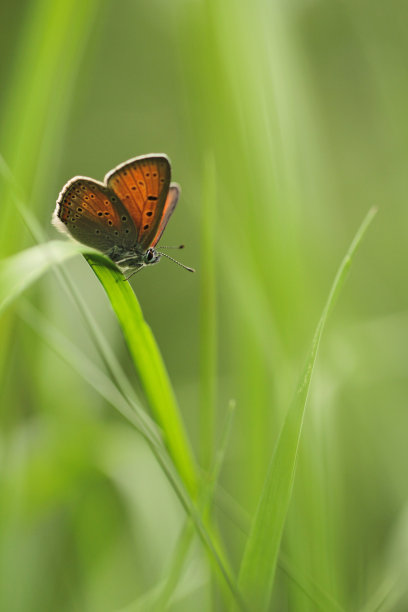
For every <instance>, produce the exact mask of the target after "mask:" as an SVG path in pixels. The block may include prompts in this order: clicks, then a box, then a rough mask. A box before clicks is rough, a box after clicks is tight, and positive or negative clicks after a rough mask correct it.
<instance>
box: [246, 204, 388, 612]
mask: <svg viewBox="0 0 408 612" xmlns="http://www.w3.org/2000/svg"><path fill="white" fill-rule="evenodd" d="M376 212H377V210H376V209H375V208H372V209H370V210H369V212H368V214H367V215H366V217H365V219H364V221H363V223H362V224H361V226H360V228H359V229H358V231H357V233H356V235H355V237H354V239H353V241H352V243H351V245H350V247H349V249H348V251H347V253H346V255H345V257H344V259H343V261H342V262H341V264H340V267H339V269H338V271H337V274H336V276H335V279H334V282H333V285H332V287H331V289H330V292H329V296H328V299H327V302H326V304H325V306H324V308H323V312H322V315H321V317H320V320H319V323H318V325H317V328H316V331H315V334H314V337H313V341H312V346H311V349H310V352H309V355H308V358H307V360H306V364H305V367H304V370H303V373H302V376H301V378H300V382H299V385H298V388H297V391H296V394H295V397H294V400H293V402H292V404H291V406H290V408H289V411H288V413H287V416H286V418H285V421H284V424H283V427H282V430H281V433H280V435H279V439H278V442H277V444H276V447H275V449H274V452H273V455H272V458H271V463H270V465H269V469H268V474H267V477H266V480H265V484H264V487H263V491H262V493H261V497H260V500H259V504H258V508H257V510H256V513H255V517H254V519H253V522H252V526H251V531H250V535H249V538H248V540H247V543H246V546H245V550H244V555H243V558H242V562H241V567H240V573H239V580H238V585H239V588H240V590H241V592H242V593H243V595H244V598H245V600H246V602H247V603H248V604H249V605H250V606H252V607H253V606H256V609H257V610H259V611H260V612H262V611H263V610H266V609H267V608H268V605H269V601H270V597H271V594H272V588H273V583H274V578H275V571H276V564H277V559H278V554H279V548H280V543H281V538H282V532H283V527H284V524H285V520H286V515H287V511H288V508H289V503H290V498H291V494H292V488H293V482H294V477H295V471H296V459H297V453H298V447H299V441H300V436H301V432H302V425H303V418H304V412H305V406H306V401H307V397H308V392H309V387H310V381H311V377H312V373H313V368H314V364H315V361H316V355H317V351H318V348H319V344H320V340H321V337H322V333H323V329H324V326H325V324H326V321H327V317H328V314H329V312H330V310H331V308H332V307H333V305H334V303H335V300H336V298H337V295H338V293H339V291H340V289H341V287H342V285H343V283H344V281H345V279H346V276H347V273H348V271H349V268H350V265H351V262H352V258H353V256H354V254H355V252H356V250H357V248H358V246H359V244H360V242H361V240H362V238H363V236H364V234H365V232H366V230H367V228H368V226H369V225H370V223H371V221H372V219H373V217H374V215H375V214H376Z"/></svg>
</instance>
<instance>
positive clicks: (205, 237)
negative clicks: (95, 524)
mask: <svg viewBox="0 0 408 612" xmlns="http://www.w3.org/2000/svg"><path fill="white" fill-rule="evenodd" d="M203 184H204V194H203V206H202V220H201V250H202V254H201V271H200V280H201V286H200V429H199V431H200V464H201V466H202V467H203V468H204V469H205V470H209V469H210V467H211V463H212V461H213V455H214V431H215V417H216V371H217V363H216V362H217V324H216V268H215V252H216V249H215V238H214V230H215V226H216V221H215V216H216V214H217V211H216V175H215V162H214V158H213V156H211V155H207V157H206V159H205V164H204V183H203Z"/></svg>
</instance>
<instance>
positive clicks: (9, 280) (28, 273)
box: [0, 240, 89, 312]
mask: <svg viewBox="0 0 408 612" xmlns="http://www.w3.org/2000/svg"><path fill="white" fill-rule="evenodd" d="M84 251H89V248H87V247H84V246H81V245H80V244H77V243H74V242H63V241H62V240H51V241H50V242H46V243H43V244H39V245H37V246H33V247H30V248H29V249H26V250H24V251H21V252H20V253H17V254H16V255H11V256H10V257H7V258H6V259H3V260H1V261H0V312H1V311H2V310H4V309H5V308H6V307H7V306H9V305H10V303H11V302H12V301H13V300H15V299H16V298H17V297H18V296H19V295H20V294H21V293H22V292H23V291H25V289H27V288H28V287H29V286H30V285H32V284H33V283H34V282H35V281H36V280H38V279H39V278H40V276H42V275H43V274H45V272H47V270H49V268H51V267H52V266H53V265H54V264H57V263H62V262H63V261H65V260H66V259H68V258H69V257H72V256H73V255H76V254H77V253H83V252H84Z"/></svg>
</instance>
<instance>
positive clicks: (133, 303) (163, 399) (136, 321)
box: [85, 255, 197, 498]
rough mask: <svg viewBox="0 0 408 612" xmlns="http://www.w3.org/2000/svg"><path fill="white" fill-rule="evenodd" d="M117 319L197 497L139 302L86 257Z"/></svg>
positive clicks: (101, 262)
mask: <svg viewBox="0 0 408 612" xmlns="http://www.w3.org/2000/svg"><path fill="white" fill-rule="evenodd" d="M85 257H86V259H87V261H88V263H89V265H90V266H91V267H92V269H93V271H94V272H95V274H96V276H97V277H98V278H99V280H100V282H101V284H102V286H103V288H104V289H105V291H106V293H107V295H108V298H109V300H110V303H111V305H112V308H113V310H114V312H115V314H116V316H117V318H118V321H119V324H120V326H121V328H122V331H123V334H124V336H125V340H126V343H127V345H128V348H129V351H130V354H131V356H132V358H133V362H134V364H135V367H136V371H137V372H138V374H139V378H140V381H141V384H142V387H143V390H144V392H145V394H146V397H147V400H148V402H149V406H150V408H151V410H152V412H153V414H154V416H155V418H156V420H157V422H158V424H159V426H160V427H161V428H162V430H163V434H164V440H165V443H166V446H167V448H168V449H169V452H170V455H171V456H172V458H173V461H174V463H175V465H176V467H177V470H178V471H179V473H180V475H181V478H182V480H183V482H184V484H185V485H186V487H187V489H188V491H189V492H190V494H191V495H192V496H193V498H195V497H196V495H197V473H196V467H195V461H194V458H193V454H192V450H191V448H190V444H189V442H188V439H187V435H186V433H185V430H184V425H183V422H182V420H181V417H180V413H179V409H178V406H177V403H176V399H175V397H174V393H173V389H172V387H171V384H170V380H169V377H168V374H167V371H166V368H165V365H164V363H163V360H162V357H161V354H160V351H159V348H158V346H157V344H156V341H155V339H154V336H153V334H152V332H151V329H150V327H149V326H148V325H147V323H146V322H145V320H144V318H143V314H142V310H141V308H140V305H139V302H138V300H137V298H136V296H135V294H134V292H133V290H132V288H131V286H130V285H129V283H127V282H124V280H123V274H122V273H121V272H120V271H119V269H118V268H117V267H116V266H115V265H113V264H112V262H111V261H110V260H109V259H107V258H106V257H103V256H102V255H86V256H85Z"/></svg>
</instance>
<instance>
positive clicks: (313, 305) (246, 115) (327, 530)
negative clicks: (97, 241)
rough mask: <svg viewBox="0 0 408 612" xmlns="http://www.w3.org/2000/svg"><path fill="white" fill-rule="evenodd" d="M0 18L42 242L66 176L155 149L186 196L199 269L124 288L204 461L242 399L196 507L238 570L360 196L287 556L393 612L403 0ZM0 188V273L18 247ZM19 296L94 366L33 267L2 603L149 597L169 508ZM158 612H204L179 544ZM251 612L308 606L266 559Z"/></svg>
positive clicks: (12, 341) (125, 429) (166, 494)
mask: <svg viewBox="0 0 408 612" xmlns="http://www.w3.org/2000/svg"><path fill="white" fill-rule="evenodd" d="M1 13H2V17H1V19H0V57H1V58H2V61H1V62H0V79H1V87H0V103H1V106H0V111H1V117H0V129H1V136H0V153H1V155H2V158H3V160H4V161H3V166H4V164H6V167H8V168H9V170H10V171H11V173H12V175H13V177H14V180H15V182H16V184H17V185H18V187H19V189H21V193H23V194H24V201H25V204H26V206H27V207H28V208H29V209H30V211H31V213H33V214H34V215H35V217H36V219H37V220H38V222H39V224H40V226H41V227H42V228H43V230H44V231H45V232H46V235H47V236H48V237H49V238H54V239H55V238H56V237H57V236H56V232H55V231H54V229H53V228H52V227H51V225H50V217H51V213H52V211H53V209H54V206H55V201H56V198H57V196H58V193H59V191H60V189H61V188H62V186H63V184H64V183H65V182H66V181H67V180H68V179H69V178H71V177H72V176H73V175H76V174H81V175H85V176H91V177H94V178H96V179H99V180H101V179H102V177H103V176H104V175H105V173H106V172H107V171H108V170H109V169H111V168H112V167H114V166H115V165H117V164H119V163H121V162H122V161H124V160H126V159H127V158H129V157H133V156H135V155H141V154H144V153H150V152H166V153H167V154H168V155H169V157H170V158H171V160H172V166H173V178H174V180H177V181H178V182H179V183H180V184H181V186H182V190H183V192H182V198H181V201H180V203H179V205H178V208H177V210H176V212H175V214H174V216H173V218H172V219H171V222H170V224H169V226H168V228H167V229H166V232H165V236H164V238H163V240H162V242H163V243H165V244H179V243H181V242H182V243H185V244H186V249H185V250H184V251H182V252H181V254H180V259H182V261H183V262H185V263H186V264H188V265H192V266H194V267H196V268H197V273H196V275H195V276H193V275H190V274H188V273H186V272H183V271H182V270H181V269H180V268H178V267H177V266H175V265H172V264H171V263H170V262H168V261H162V262H161V263H160V265H158V266H155V267H152V268H151V269H148V270H145V271H143V272H142V273H141V274H138V275H137V276H136V277H134V279H133V280H132V285H133V287H134V290H135V292H136V294H137V296H138V298H139V300H140V302H141V305H142V308H143V311H144V315H145V317H146V320H147V321H148V323H149V324H150V326H151V328H152V330H153V333H154V334H155V337H156V340H157V342H158V344H159V346H160V349H161V352H162V355H163V357H164V360H165V362H166V366H167V368H168V372H169V375H170V379H171V381H172V384H173V387H174V389H175V393H176V396H177V398H178V401H179V405H180V408H181V411H182V414H183V419H184V421H185V424H186V428H187V431H188V435H189V438H190V440H191V444H192V447H193V449H194V451H195V454H196V457H197V459H198V461H199V463H200V465H201V467H202V468H203V470H204V471H205V470H206V469H208V466H209V464H210V461H211V459H212V458H213V456H214V451H215V449H217V447H218V445H219V443H220V439H221V437H222V431H223V427H224V422H225V418H226V414H227V412H228V406H229V404H230V402H231V400H233V401H234V402H235V404H236V410H235V418H234V421H233V427H232V432H231V436H230V440H229V442H228V446H227V448H226V457H225V461H224V464H223V468H222V472H221V477H220V485H219V490H218V493H217V496H216V503H215V507H214V517H215V521H216V522H217V523H218V528H219V531H220V533H221V535H222V539H223V541H224V544H225V547H226V549H227V551H228V554H229V557H230V561H231V565H232V567H233V568H234V569H235V570H237V569H238V568H239V563H240V559H241V556H242V551H243V547H244V544H245V539H246V533H247V527H248V522H249V520H250V517H251V515H252V513H253V512H254V509H255V507H256V503H257V501H258V498H259V494H260V491H261V488H262V483H263V480H264V477H265V474H266V469H267V465H268V462H269V459H270V457H271V454H272V451H273V448H274V443H275V441H276V437H277V435H278V432H279V428H280V426H281V423H282V418H283V416H284V414H285V412H286V410H287V408H288V406H289V403H290V400H291V397H292V396H293V393H294V391H295V388H296V384H297V380H298V377H299V375H300V372H301V368H302V364H303V362H304V360H305V357H306V354H307V351H308V347H309V345H310V342H311V339H312V335H313V331H314V328H315V326H316V323H317V321H318V318H319V316H320V313H321V310H322V307H323V304H324V301H325V298H326V296H327V293H328V290H329V287H330V283H331V281H332V278H333V276H334V274H335V271H336V268H337V266H338V264H339V262H340V260H341V258H342V257H343V255H344V253H345V251H346V249H347V246H348V244H349V243H350V241H351V239H352V237H353V235H354V233H355V231H356V229H357V227H358V225H359V224H360V222H361V220H362V218H363V217H364V215H365V214H366V212H367V210H368V209H369V208H370V207H371V206H373V205H375V206H378V208H379V212H378V215H377V217H376V219H375V221H374V223H373V225H372V227H371V228H370V230H369V232H368V234H367V236H366V238H365V240H364V243H363V245H362V247H361V250H360V251H359V253H358V256H357V257H356V260H355V262H353V268H352V271H351V275H350V278H349V280H348V282H347V284H346V286H345V288H344V291H343V292H342V294H341V297H340V299H339V300H338V303H337V305H336V309H335V310H334V311H333V313H332V316H331V319H330V321H329V325H328V328H327V332H326V334H325V337H324V341H323V344H322V347H321V352H320V355H319V359H318V364H317V368H316V371H315V374H314V378H313V383H312V390H311V395H310V399H309V402H308V406H307V412H306V417H305V423H304V431H303V438H302V445H301V449H300V454H299V461H298V471H297V475H296V481H295V489H294V494H293V499H292V503H291V508H290V513H289V517H288V521H287V524H286V528H285V533H284V538H283V543H282V550H283V552H284V554H285V555H286V558H287V559H288V562H289V563H290V564H291V566H292V567H293V568H296V570H297V571H298V572H300V573H301V574H302V575H303V576H307V577H308V578H310V580H312V581H314V582H315V583H316V584H318V585H319V586H320V588H322V589H324V590H325V592H327V593H329V594H330V595H331V596H332V597H333V598H334V599H335V600H336V601H338V602H339V603H340V604H341V605H342V606H343V608H344V610H361V611H364V612H369V611H371V610H372V611H374V610H377V611H379V610H382V611H383V612H384V611H385V610H395V611H401V612H403V611H405V610H407V609H408V594H407V586H406V585H407V584H408V580H407V572H408V556H407V554H408V505H407V493H408V478H407V466H408V443H407V439H408V411H407V408H408V379H407V346H408V287H407V281H406V275H407V261H408V241H407V237H406V236H407V221H408V213H407V187H408V172H407V167H408V120H407V103H408V71H407V57H408V37H407V35H406V24H407V22H408V5H407V4H406V3H405V2H401V1H400V0H390V1H389V2H387V3H384V2H381V1H379V0H374V1H371V2H367V1H363V0H341V1H340V0H332V1H331V2H324V1H323V0H290V1H289V2H288V1H286V2H283V1H278V2H267V1H266V0H254V1H252V2H244V1H243V0H238V1H237V0H234V1H233V0H223V1H222V2H217V0H173V1H172V2H168V1H166V0H149V1H147V0H139V1H137V2H135V1H133V2H132V1H131V0H117V1H116V2H107V1H105V0H102V1H100V2H97V1H96V0H57V1H55V0H21V1H20V2H11V1H7V0H6V1H4V2H3V3H2V7H1ZM6 174H7V172H6V171H4V168H3V174H2V178H1V183H0V198H1V204H0V206H1V218H0V252H1V255H2V257H7V256H9V255H12V254H14V253H17V252H19V251H20V250H22V249H24V248H27V247H29V246H31V245H32V244H34V242H33V238H32V236H31V235H30V232H29V231H28V230H27V228H26V225H25V224H24V222H23V219H22V218H21V215H20V214H19V212H18V211H17V209H16V206H15V202H14V200H13V195H12V189H11V187H10V182H9V180H8V179H6V178H5V177H6ZM61 239H63V238H61ZM64 267H65V269H66V270H67V272H68V273H69V276H70V278H71V279H72V281H73V282H74V284H75V285H76V287H77V288H78V289H79V290H80V292H81V294H82V295H83V297H84V299H86V302H87V304H88V307H89V308H90V309H91V310H92V313H93V316H94V317H95V320H96V321H97V322H98V325H100V327H101V328H102V329H103V331H104V334H105V336H106V338H107V339H108V341H109V343H110V345H111V346H112V348H113V350H114V351H115V353H116V354H117V356H118V357H119V359H120V361H121V363H122V364H123V367H124V368H125V369H126V371H127V372H128V374H129V377H130V378H131V380H132V382H133V383H134V384H135V387H136V389H138V381H137V379H136V376H135V373H134V370H133V368H132V365H131V363H130V359H129V356H128V353H127V350H126V347H125V345H124V342H123V340H122V338H121V334H120V331H119V328H118V325H117V323H116V321H115V319H114V316H113V314H112V312H111V310H110V307H109V304H108V302H107V299H106V296H105V295H104V293H103V291H102V289H101V287H100V286H99V284H98V282H97V280H96V278H95V276H94V275H93V273H92V271H91V270H90V269H89V267H88V265H87V264H86V262H85V261H84V260H83V259H82V258H81V257H80V256H78V257H77V258H75V259H73V260H71V261H69V262H68V263H66V264H64ZM33 306H34V307H35V309H36V312H37V314H38V313H39V314H40V315H41V317H43V318H44V319H45V320H46V321H47V322H48V324H50V325H53V326H55V327H56V328H57V329H59V330H60V331H61V332H62V333H63V334H64V335H65V336H66V337H68V338H69V339H70V340H71V341H72V342H73V343H74V344H75V345H76V346H77V347H79V348H80V349H81V351H82V352H83V353H85V354H86V355H88V357H89V358H90V359H91V360H94V361H95V363H97V364H98V365H100V357H99V355H98V353H97V351H96V349H95V346H94V343H93V342H92V340H91V339H90V338H89V336H88V334H87V331H86V328H85V327H84V324H83V321H82V319H81V316H80V313H79V312H78V311H77V310H76V308H75V306H74V305H73V303H72V302H71V301H70V300H69V299H68V297H67V294H66V292H65V291H64V289H63V287H61V284H60V283H59V282H58V279H57V278H56V277H55V275H54V274H53V273H52V272H50V273H48V274H47V275H46V276H45V277H44V278H42V279H41V281H40V282H38V283H36V284H35V285H34V286H33V287H32V288H31V289H30V290H29V291H28V292H27V293H26V294H25V295H24V298H22V299H19V300H18V301H17V302H16V303H15V304H14V305H13V307H11V308H9V309H8V310H7V311H6V312H5V313H3V315H2V318H1V320H0V333H1V345H0V368H1V375H0V389H1V391H0V393H1V437H0V457H1V473H0V499H1V501H0V609H1V610H5V611H7V612H20V611H30V612H33V611H41V612H45V611H53V610H59V611H66V612H71V611H74V610H78V611H79V610H81V611H82V610H84V611H87V612H88V611H89V612H104V611H111V610H123V611H124V610H127V611H130V610H143V609H152V608H149V606H150V605H151V604H144V603H143V602H146V597H147V596H149V594H151V593H152V592H154V590H155V589H157V588H159V587H160V585H162V584H163V583H164V582H165V580H166V576H167V575H168V572H169V568H170V567H172V558H173V557H172V556H173V554H174V550H175V546H176V544H177V540H178V537H179V533H180V529H181V528H182V525H183V522H184V514H183V510H182V508H181V506H180V505H179V503H178V501H177V499H176V498H175V495H174V493H173V491H172V490H171V488H170V487H169V485H168V483H167V481H166V479H165V477H164V476H163V474H162V472H161V470H160V468H159V467H158V465H157V464H156V462H155V460H154V458H153V457H152V455H151V453H150V451H149V449H148V448H147V446H146V445H145V444H144V443H143V441H142V440H141V439H140V437H139V436H138V434H137V433H136V432H135V431H134V430H132V429H131V427H130V426H129V425H128V424H127V423H126V422H125V421H124V420H123V419H121V418H120V417H119V416H118V415H117V414H116V413H115V412H114V411H113V410H112V408H111V406H108V405H107V403H106V402H104V401H103V399H102V398H101V397H100V396H99V395H98V393H97V392H96V391H95V390H94V389H92V388H91V387H90V386H89V385H87V382H86V380H83V379H82V378H81V377H80V376H78V374H77V373H76V372H74V371H73V370H72V369H71V368H69V367H68V366H67V365H66V363H64V361H63V360H62V359H61V358H60V357H58V356H57V355H56V354H55V352H54V351H53V350H52V349H51V348H50V347H49V346H48V345H47V343H46V342H45V341H44V338H43V337H42V333H41V330H40V329H39V328H38V327H37V326H36V325H35V324H33V319H32V317H31V318H30V316H28V313H29V312H30V313H31V314H32V310H30V309H31V308H32V307H33ZM30 321H31V324H30ZM79 367H80V364H79ZM101 367H102V366H101ZM221 590H222V589H221ZM149 601H151V600H149ZM166 609H169V610H172V611H179V610H182V611H187V610H192V609H194V610H197V612H198V611H208V610H222V609H224V608H223V598H222V596H221V595H220V586H219V585H218V586H217V584H214V580H213V578H212V569H211V565H210V564H209V562H208V558H207V556H206V554H205V552H204V551H203V548H202V546H201V545H200V544H199V543H196V544H195V545H194V546H193V547H192V548H191V550H190V552H189V553H188V556H187V560H186V562H185V564H184V565H183V567H182V569H181V570H180V575H179V580H178V581H176V585H175V588H174V591H172V592H171V593H170V595H169V597H168V601H167V603H166ZM271 609H272V610H279V611H280V612H281V611H282V612H284V611H285V610H287V611H302V612H303V611H306V612H307V611H309V610H310V611H312V610H315V609H316V606H315V604H314V603H313V602H312V601H310V599H309V598H308V597H307V596H306V595H305V594H304V593H303V592H302V590H301V589H300V588H299V586H298V585H297V584H296V581H294V580H293V579H292V578H290V577H288V575H287V574H286V573H285V572H283V571H279V572H278V574H277V581H276V585H275V589H274V596H273V602H272V607H271Z"/></svg>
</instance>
